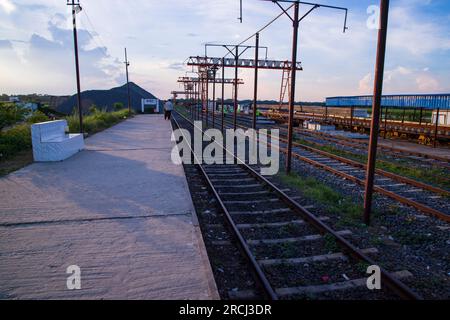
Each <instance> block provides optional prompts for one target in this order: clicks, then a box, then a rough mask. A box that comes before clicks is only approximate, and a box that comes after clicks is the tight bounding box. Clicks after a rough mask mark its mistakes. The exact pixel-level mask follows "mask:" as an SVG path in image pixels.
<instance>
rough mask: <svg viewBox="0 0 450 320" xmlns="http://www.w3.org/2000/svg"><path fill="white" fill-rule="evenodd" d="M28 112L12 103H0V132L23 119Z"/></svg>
mask: <svg viewBox="0 0 450 320" xmlns="http://www.w3.org/2000/svg"><path fill="white" fill-rule="evenodd" d="M27 113H28V110H26V109H25V108H21V107H19V106H18V105H16V104H14V103H8V102H7V103H4V102H0V130H2V129H3V128H5V127H7V126H11V125H13V124H15V123H17V122H20V121H23V120H24V119H25V116H26V114H27Z"/></svg>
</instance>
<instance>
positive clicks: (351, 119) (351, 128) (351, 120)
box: [350, 106, 354, 132]
mask: <svg viewBox="0 0 450 320" xmlns="http://www.w3.org/2000/svg"><path fill="white" fill-rule="evenodd" d="M353 108H354V106H351V107H350V132H353Z"/></svg>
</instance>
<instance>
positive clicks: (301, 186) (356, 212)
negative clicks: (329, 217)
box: [279, 174, 364, 227]
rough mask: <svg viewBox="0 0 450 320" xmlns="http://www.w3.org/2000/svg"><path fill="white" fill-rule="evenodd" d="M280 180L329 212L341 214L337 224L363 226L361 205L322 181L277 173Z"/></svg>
mask: <svg viewBox="0 0 450 320" xmlns="http://www.w3.org/2000/svg"><path fill="white" fill-rule="evenodd" d="M279 177H280V179H281V181H283V182H284V183H285V184H287V185H289V186H291V187H294V188H296V189H297V190H299V191H300V192H301V193H302V194H303V196H304V197H306V198H308V199H310V200H313V201H314V202H316V203H318V204H320V205H322V206H323V207H324V208H325V209H326V210H327V211H328V212H329V213H331V214H334V215H336V214H339V215H340V216H341V219H340V222H339V224H341V225H352V226H355V227H361V226H364V224H362V223H361V217H362V212H363V207H362V205H361V204H356V203H354V202H353V201H352V199H350V198H349V197H345V196H342V195H341V194H340V193H339V192H337V191H335V190H333V189H332V188H330V187H329V186H327V185H326V184H324V183H323V182H320V181H318V180H316V179H314V178H312V177H308V178H304V177H301V176H299V175H298V174H290V175H286V174H279Z"/></svg>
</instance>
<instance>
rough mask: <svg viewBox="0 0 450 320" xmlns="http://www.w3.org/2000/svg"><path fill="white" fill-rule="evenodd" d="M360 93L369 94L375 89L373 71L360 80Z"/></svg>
mask: <svg viewBox="0 0 450 320" xmlns="http://www.w3.org/2000/svg"><path fill="white" fill-rule="evenodd" d="M358 90H359V93H360V94H362V95H366V94H369V93H370V92H371V91H373V77H372V74H371V73H368V74H366V75H365V76H364V77H363V78H362V79H361V80H360V81H359V89H358Z"/></svg>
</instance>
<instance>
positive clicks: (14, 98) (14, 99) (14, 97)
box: [9, 96, 20, 103]
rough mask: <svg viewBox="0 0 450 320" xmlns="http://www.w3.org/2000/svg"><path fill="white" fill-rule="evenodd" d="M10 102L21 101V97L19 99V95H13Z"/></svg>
mask: <svg viewBox="0 0 450 320" xmlns="http://www.w3.org/2000/svg"><path fill="white" fill-rule="evenodd" d="M9 102H14V103H16V102H20V99H19V97H16V96H11V97H9Z"/></svg>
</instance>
